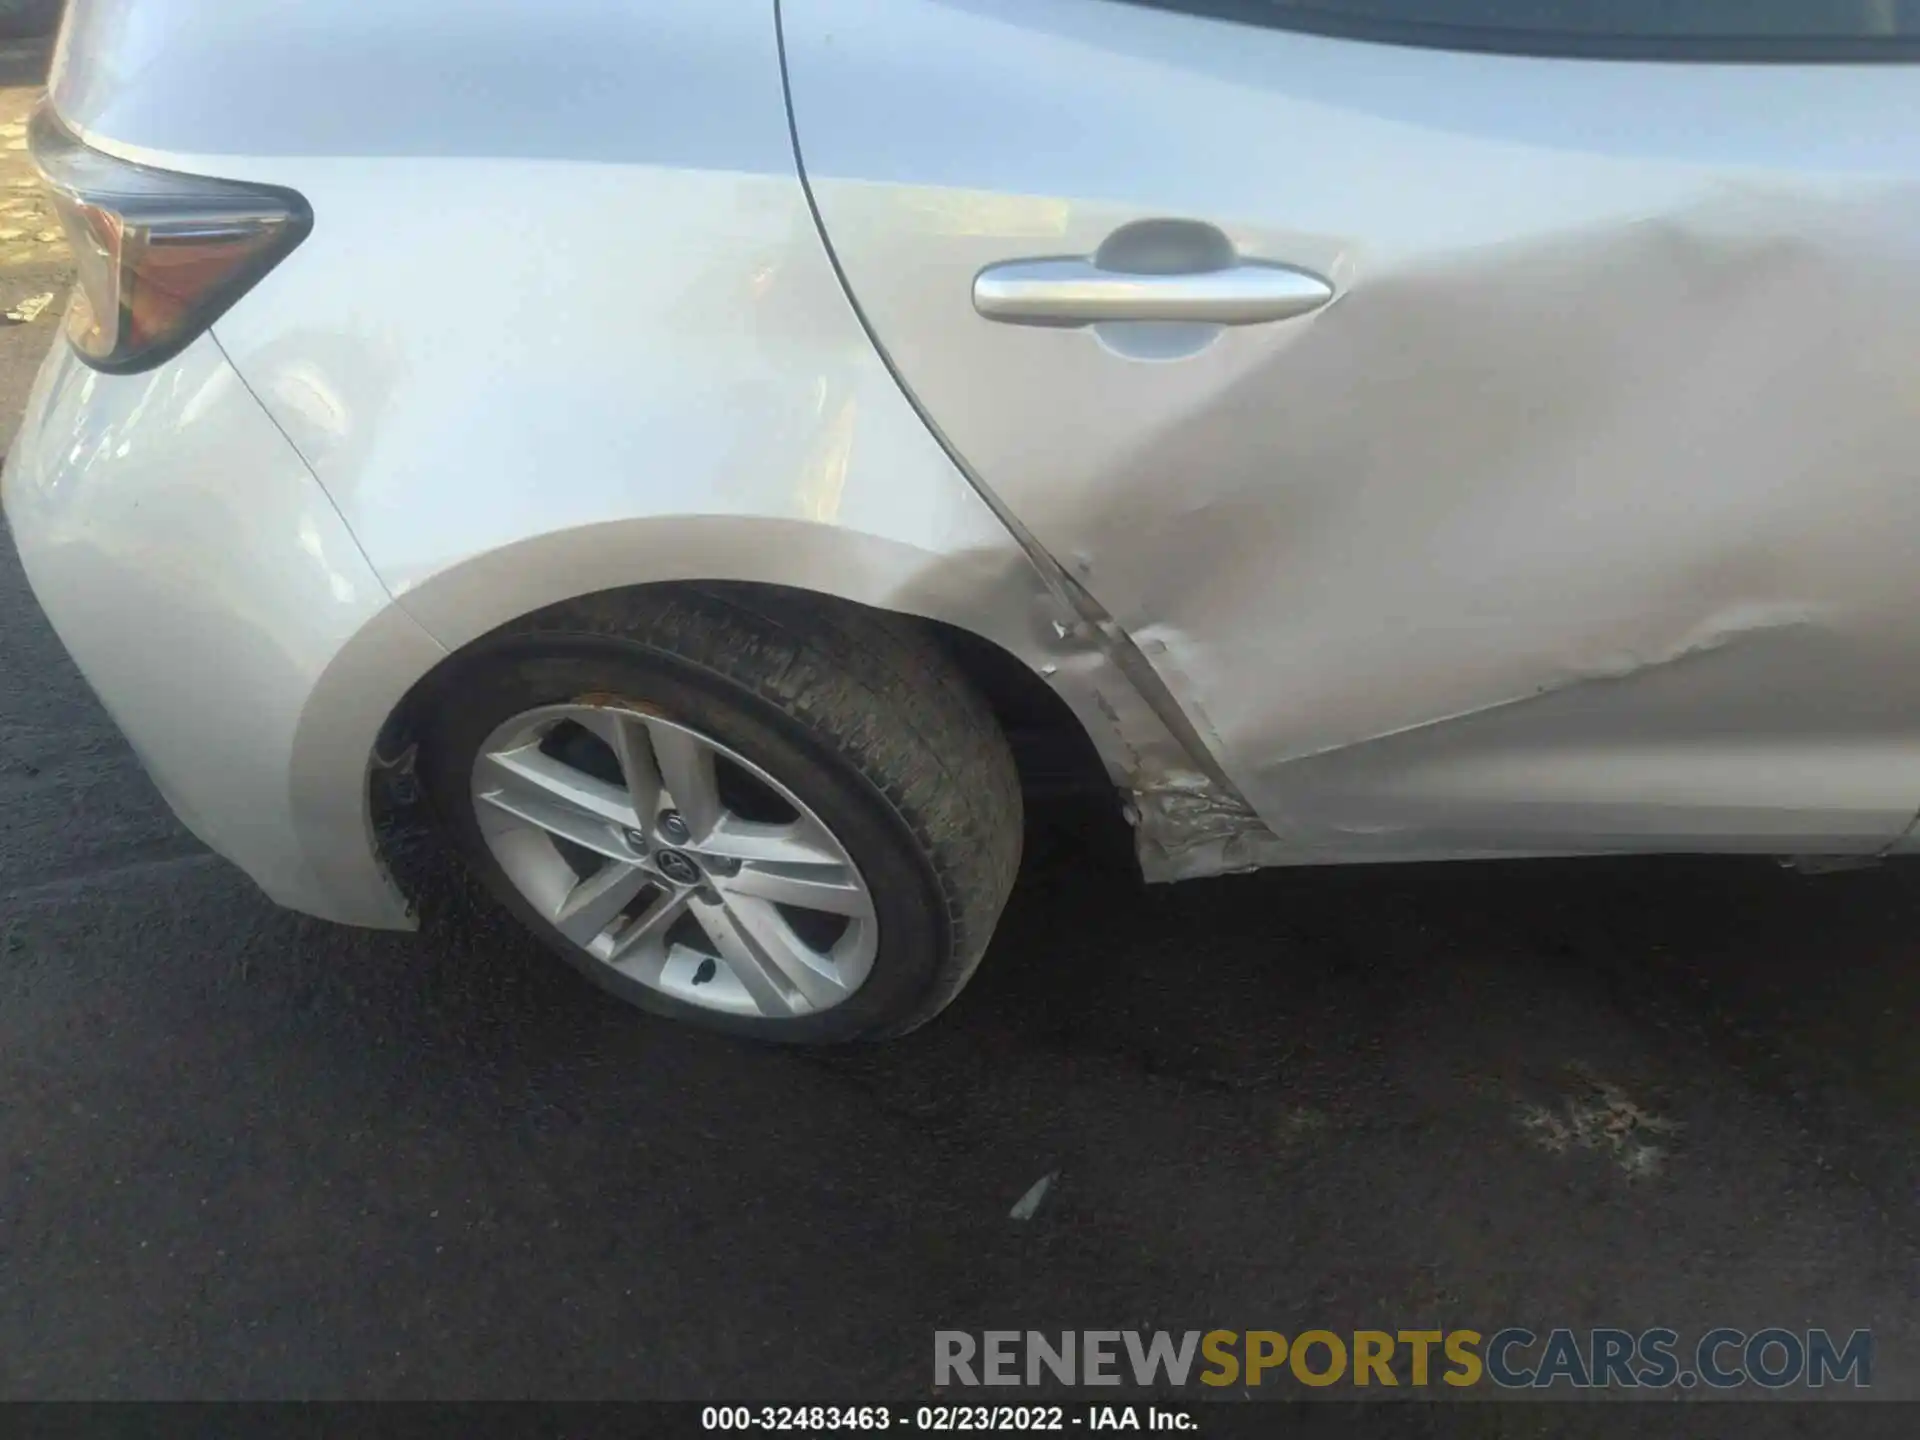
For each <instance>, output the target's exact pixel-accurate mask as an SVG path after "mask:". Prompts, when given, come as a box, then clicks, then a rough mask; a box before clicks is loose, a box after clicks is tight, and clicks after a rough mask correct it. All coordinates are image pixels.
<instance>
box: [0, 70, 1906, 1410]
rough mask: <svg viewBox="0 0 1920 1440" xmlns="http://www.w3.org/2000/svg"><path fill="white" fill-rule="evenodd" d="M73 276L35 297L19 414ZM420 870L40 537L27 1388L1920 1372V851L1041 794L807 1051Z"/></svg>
mask: <svg viewBox="0 0 1920 1440" xmlns="http://www.w3.org/2000/svg"><path fill="white" fill-rule="evenodd" d="M4 58H5V57H4V56H3V55H0V64H3V63H4ZM25 93H26V92H24V91H20V90H18V89H15V90H9V91H4V92H0V101H5V102H6V103H9V104H13V105H14V108H15V110H18V109H20V108H22V105H23V103H24V102H23V101H22V98H21V97H22V96H24V94H25ZM9 97H11V98H9ZM12 113H13V112H11V111H9V112H7V114H4V115H0V122H4V121H6V120H8V119H9V118H10V117H11V115H12ZM0 135H4V130H0ZM16 155H17V152H16ZM9 158H10V160H11V159H12V158H15V157H13V156H10V157H9ZM0 178H4V176H0ZM0 228H4V217H3V216H0ZM61 264H62V261H61V259H60V257H59V256H58V255H57V254H52V253H45V254H37V255H35V254H28V253H26V252H24V251H23V252H22V254H21V256H20V257H19V258H18V260H17V263H12V262H8V261H6V260H5V257H4V255H3V254H0V304H3V305H4V306H12V305H14V304H16V303H17V301H18V300H19V299H21V298H29V297H30V296H31V295H32V294H34V293H39V292H40V291H41V290H42V289H43V288H51V287H50V286H46V285H44V282H45V281H47V279H48V277H53V278H55V279H57V278H58V276H59V272H60V267H61ZM34 267H40V268H38V269H36V268H34ZM57 313H58V312H57V308H56V310H55V311H53V312H52V313H49V314H48V315H45V316H43V317H42V318H41V319H39V320H35V321H31V322H27V323H4V322H0V414H4V416H5V425H6V429H7V432H9V433H10V431H11V427H12V424H13V417H14V415H15V413H16V412H17V410H18V408H19V405H20V403H21V401H22V398H23V396H24V391H25V387H26V384H27V382H28V380H29V379H30V376H31V371H32V368H33V365H34V363H35V361H36V360H37V357H38V354H39V353H40V351H41V350H42V349H44V347H45V345H46V344H47V343H49V342H50V340H51V337H52V334H53V330H54V325H55V320H56V318H57ZM209 703H220V702H219V701H218V700H217V699H214V698H211V697H210V699H209ZM1915 799H1916V803H1920V796H1916V797H1915ZM409 863H410V864H414V865H417V866H418V867H419V868H418V870H417V873H416V879H417V883H419V884H420V886H421V888H422V893H423V903H424V905H425V909H426V913H427V925H426V927H425V929H424V930H423V932H422V933H420V934H418V935H395V934H374V933H367V932H359V931H352V930H346V929H340V928H335V927H332V926H329V925H326V924H322V923H320V922H317V921H312V920H308V919H305V918H302V917H300V916H297V915H293V914H289V913H287V912H284V911H281V910H278V909H276V908H274V907H273V906H272V905H270V904H269V903H268V902H267V901H266V900H265V899H263V898H262V897H261V896H260V895H259V894H258V893H257V892H256V891H255V890H254V889H253V887H252V886H251V885H250V884H249V882H247V881H246V880H245V879H244V878H243V877H242V876H241V875H239V874H238V873H237V872H236V871H234V870H233V869H231V868H230V867H229V866H228V865H226V864H225V863H224V862H222V861H220V860H218V859H215V858H213V857H212V856H210V855H208V854H206V853H205V852H204V851H202V850H201V849H200V848H199V846H198V845H197V844H196V843H195V842H194V841H192V840H191V839H190V838H189V837H187V836H186V835H185V833H184V832H183V831H182V830H181V829H180V828H179V826H178V825H177V824H176V823H175V822H174V821H173V819H172V818H171V816H170V815H169V814H168V813H167V811H166V809H165V807H164V805H163V804H162V803H161V801H160V800H159V799H158V797H157V796H156V795H155V793H154V791H153V789H152V787H151V786H150V784H149V783H148V781H147V780H146V778H145V777H144V776H143V774H142V773H141V770H140V768H139V766H138V764H137V763H136V761H135V760H134V758H133V756H132V754H131V753H130V752H129V750H128V749H127V747H126V746H125V744H124V743H123V742H122V741H121V739H120V738H119V736H118V734H117V732H116V731H115V729H114V727H113V725H112V723H111V722H110V721H109V719H108V718H107V716H106V715H105V714H104V713H103V712H102V710H101V708H100V706H99V705H98V703H97V702H96V701H95V700H94V699H93V697H92V696H91V695H90V694H89V692H88V691H87V689H86V686H85V684H84V683H83V682H82V680H81V679H80V677H79V675H78V674H77V672H76V671H75V670H74V668H73V667H72V665H71V664H70V663H69V661H68V660H67V659H66V657H65V655H64V653H63V652H62V650H61V648H60V646H59V644H58V642H57V640H56V639H55V637H54V635H53V634H52V632H51V630H50V629H49V627H48V625H47V623H46V622H45V620H44V619H43V618H42V616H41V614H40V612H39V610H38V609H37V607H36V606H35V604H34V603H33V600H32V598H31V596H30V594H29V592H28V590H27V588H26V585H25V583H24V581H23V579H22V577H21V576H20V574H19V571H18V569H17V566H16V564H15V562H14V560H13V557H12V553H11V548H10V547H4V548H3V549H0V1398H58V1397H68V1398H87V1397H91V1398H102V1397H106V1398H128V1397H217V1398H229V1399H237V1398H289V1397H293V1398H304V1397H365V1398H388V1397H402V1396H407V1397H465V1398H528V1397H539V1398H571V1397H676V1398H718V1399H727V1398H736V1397H740V1396H743V1395H752V1396H786V1397H803V1396H815V1397H837V1398H840V1399H849V1398H859V1397H868V1396H881V1395H886V1396H894V1397H907V1396H914V1395H920V1394H925V1393H926V1391H927V1389H928V1386H929V1384H930V1381H931V1369H932V1366H931V1359H932V1333H933V1331H934V1330H935V1329H972V1330H981V1329H987V1328H1021V1329H1026V1328H1033V1329H1062V1328H1085V1327H1104V1328H1122V1329H1124V1328H1133V1327H1142V1328H1168V1329H1185V1328H1200V1329H1211V1328H1230V1329H1248V1328H1255V1327H1270V1328H1274V1329H1278V1330H1282V1331H1289V1332H1295V1331H1298V1330H1301V1329H1305V1328H1310V1327H1320V1328H1327V1329H1332V1330H1335V1331H1340V1330H1347V1329H1352V1328H1355V1327H1362V1326H1377V1327H1379V1328H1384V1329H1404V1328H1423V1327H1432V1328H1455V1327H1459V1326H1470V1327H1472V1328H1475V1329H1479V1330H1482V1331H1483V1332H1484V1331H1490V1330H1493V1329H1497V1328H1499V1327H1500V1326H1502V1325H1506V1324H1525V1325H1529V1326H1531V1327H1533V1328H1536V1329H1539V1330H1545V1329H1548V1328H1551V1327H1552V1326H1555V1325H1567V1326H1574V1327H1586V1326H1591V1325H1622V1326H1625V1327H1628V1328H1631V1329H1638V1328H1641V1327H1644V1326H1648V1325H1656V1324H1666V1325H1671V1326H1673V1327H1675V1328H1677V1329H1681V1330H1683V1331H1688V1332H1694V1333H1697V1332H1698V1331H1700V1330H1704V1329H1706V1328H1708V1327H1710V1326H1714V1325H1729V1326H1734V1327H1738V1328H1741V1329H1745V1330H1749V1331H1751V1330H1755V1329H1759V1328H1762V1327H1763V1326H1769V1325H1781V1326H1786V1327H1790V1328H1800V1327H1805V1326H1809V1325H1819V1326H1826V1327H1829V1328H1832V1329H1835V1330H1839V1331H1842V1332H1844V1331H1849V1330H1852V1329H1854V1328H1858V1327H1871V1328H1872V1329H1873V1330H1874V1332H1875V1365H1874V1377H1873V1378H1874V1393H1875V1394H1876V1395H1880V1396H1893V1395H1901V1396H1914V1395H1917V1394H1920V1347H1916V1344H1915V1334H1914V1331H1915V1324H1914V1311H1915V1307H1914V1302H1913V1295H1914V1285H1915V1266H1914V1260H1915V1238H1916V1233H1917V1230H1920V1210H1917V1209H1916V1205H1915V1194H1916V1191H1915V1181H1916V1179H1920V1166H1916V1158H1917V1157H1920V1149H1917V1148H1916V1141H1917V1140H1920V1105H1917V1104H1916V1102H1920V1047H1916V1045H1915V1044H1914V1041H1913V1036H1912V1031H1913V1024H1914V1014H1915V1008H1916V1004H1915V1002H1916V989H1920V979H1917V978H1916V975H1917V972H1920V965H1916V960H1917V959H1920V945H1917V944H1916V934H1917V933H1920V867H1912V866H1905V867H1901V866H1888V867H1884V868H1879V869H1872V870H1865V871H1859V872H1849V873H1842V874H1834V875H1826V876H1818V877H1807V876H1801V875H1798V874H1794V873H1790V872H1787V871H1784V870H1781V869H1779V868H1777V867H1775V866H1773V865H1771V864H1769V863H1767V862H1764V861H1754V860H1741V861H1720V860H1695V859H1676V860H1657V861H1655V860H1649V861H1633V862H1625V861H1585V862H1570V863H1560V862H1523V863H1510V864H1498V865H1486V864H1473V865H1455V866H1430V867H1380V868H1359V869H1329V870H1305V871H1277V872H1269V873H1266V874H1262V875H1255V876H1244V877H1235V878H1228V879H1222V880H1216V881H1207V882H1199V883H1193V884H1189V885H1185V886H1178V887H1171V888H1148V887H1145V886H1143V885H1141V884H1140V883H1139V882H1138V880H1137V879H1136V878H1135V877H1134V874H1133V872H1132V870H1131V868H1130V863H1129V861H1128V858H1127V855H1126V850H1125V844H1124V836H1123V835H1118V834H1117V833H1116V831H1115V830H1114V828H1113V826H1112V824H1111V823H1110V821H1108V820H1107V819H1106V818H1105V817H1104V816H1101V815H1094V814H1087V813H1083V812H1080V811H1077V810H1074V809H1071V808H1065V809H1048V810H1046V811H1044V812H1042V813H1039V814H1037V815H1036V816H1035V817H1034V819H1033V824H1032V826H1031V835H1030V839H1029V861H1028V864H1027V867H1026V870H1025V873H1024V875H1023V878H1022V881H1021V883H1020V886H1019V889H1018V891H1017V893H1016V895H1015V897H1014V900H1013V903H1012V905H1011V908H1010V909H1009V911H1008V914H1007V916H1006V919H1005V921H1004V923H1003V925H1002V928H1001V931H1000V934H999V938H998V939H997V940H996V942H995V944H994V946H993V949H992V952H991V953H990V955H989V956H988V959H987V961H986V963H985V965H984V967H983V969H982V972H981V974H980V976H979V978H978V980H977V981H976V982H975V984H974V985H973V986H972V988H971V989H970V990H968V991H967V993H966V994H965V995H964V996H963V997H962V998H961V1000H960V1001H959V1003H958V1004H957V1005H956V1006H955V1007H954V1009H953V1010H952V1011H951V1012H949V1014H948V1015H947V1016H946V1017H944V1018H943V1019H942V1020H940V1021H938V1022H936V1023H935V1024H934V1025H933V1026H932V1027H930V1028H929V1029H927V1030H925V1031H923V1032H921V1033H920V1034H918V1035H916V1036H913V1037H911V1038H910V1039H908V1040H905V1041H902V1042H899V1043H896V1044H894V1045H891V1046H887V1047H884V1048H878V1049H865V1050H853V1051H843V1052H830V1053H797V1052H785V1051H774V1050H764V1049H755V1048H750V1047H746V1046H743V1045H740V1044H738V1043H734V1042H729V1041H724V1040H719V1039H713V1038H708V1037H706V1036H703V1035H699V1034H696V1033H691V1032H686V1031H682V1030H678V1029H675V1028H673V1027H670V1026H668V1025H665V1024H663V1023H661V1022H657V1021H654V1020H651V1019H648V1018H646V1017H643V1016H640V1015H637V1014H634V1013H631V1012H629V1011H627V1010H625V1009H623V1008H621V1007H620V1006H619V1005H617V1004H616V1003H614V1002H613V1001H611V1000H609V999H607V998H605V997H603V996H601V995H600V994H599V993H598V992H597V991H595V990H593V989H591V988H589V987H588V986H587V985H586V984H585V983H584V982H583V981H581V980H580V979H578V978H577V977H576V976H575V975H574V974H573V973H572V972H571V971H569V970H567V969H565V968H564V967H563V966H561V965H560V964H558V963H557V962H555V961H553V960H551V959H550V958H548V957H547V956H546V955H545V954H544V953H543V952H542V951H540V950H539V949H538V948H537V947H536V946H534V945H533V944H532V943H531V942H529V941H527V940H526V939H524V938H522V937H521V936H520V935H519V934H518V933H517V932H516V931H515V930H514V929H513V927H512V926H511V925H510V924H509V923H507V922H505V921H503V920H502V919H501V918H499V917H498V916H497V915H496V914H495V912H494V911H493V910H492V909H491V907H490V906H489V905H488V904H487V902H485V901H484V900H483V899H482V898H480V897H478V896H477V895H476V894H475V893H474V892H473V891H472V890H471V888H470V887H469V886H467V885H466V884H465V882H464V881H463V880H462V879H461V878H460V877H459V876H458V875H457V874H454V873H452V872H451V871H450V870H448V869H447V868H446V867H445V866H444V865H441V864H439V862H437V861H436V860H435V859H434V857H433V856H432V855H431V854H424V853H423V854H421V855H419V856H417V857H415V858H414V860H412V861H410V862H409ZM1047 1175H1057V1178H1056V1179H1055V1181H1054V1183H1053V1184H1052V1186H1051V1187H1050V1189H1049V1190H1048V1191H1047V1193H1046V1195H1045V1197H1044V1199H1043V1200H1042V1201H1041V1203H1040V1205H1039V1208H1038V1210H1037V1212H1036V1213H1035V1214H1034V1215H1033V1216H1032V1218H1030V1219H1027V1220H1024V1221H1023V1220H1017V1219H1014V1218H1011V1217H1010V1214H1009V1211H1010V1210H1011V1209H1012V1207H1013V1206H1014V1205H1015V1202H1016V1201H1017V1200H1019V1199H1020V1197H1021V1196H1022V1195H1023V1194H1025V1193H1026V1192H1027V1191H1028V1190H1029V1188H1030V1187H1031V1186H1033V1184H1034V1183H1035V1181H1037V1180H1038V1179H1040V1178H1041V1177H1043V1176H1047ZM1294 1393H1298V1392H1297V1391H1296V1392H1294Z"/></svg>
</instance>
